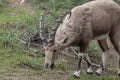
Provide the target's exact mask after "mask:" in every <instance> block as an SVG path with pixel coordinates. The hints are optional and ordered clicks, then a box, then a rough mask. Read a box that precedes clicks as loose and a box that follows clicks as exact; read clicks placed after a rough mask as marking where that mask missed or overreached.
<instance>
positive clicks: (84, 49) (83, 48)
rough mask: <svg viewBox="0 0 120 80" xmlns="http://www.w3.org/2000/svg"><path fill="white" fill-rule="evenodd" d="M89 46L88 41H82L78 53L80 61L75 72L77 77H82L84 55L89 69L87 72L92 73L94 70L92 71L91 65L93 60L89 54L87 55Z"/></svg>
mask: <svg viewBox="0 0 120 80" xmlns="http://www.w3.org/2000/svg"><path fill="white" fill-rule="evenodd" d="M87 48H88V43H87V44H86V43H81V44H80V52H79V54H78V59H79V62H78V68H77V70H76V71H75V73H74V76H75V77H77V78H78V77H80V72H81V61H82V59H83V57H84V58H85V60H86V62H87V64H88V69H87V73H89V74H92V73H93V71H92V67H91V61H90V59H89V56H88V55H87V53H86V52H87Z"/></svg>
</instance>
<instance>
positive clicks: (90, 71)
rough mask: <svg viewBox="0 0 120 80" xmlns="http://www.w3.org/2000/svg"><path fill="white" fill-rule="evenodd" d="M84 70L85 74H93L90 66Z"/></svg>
mask: <svg viewBox="0 0 120 80" xmlns="http://www.w3.org/2000/svg"><path fill="white" fill-rule="evenodd" d="M86 72H87V74H89V75H92V74H93V70H92V67H89V68H88V69H87V71H86Z"/></svg>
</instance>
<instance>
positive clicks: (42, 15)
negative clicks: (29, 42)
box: [39, 10, 54, 45]
mask: <svg viewBox="0 0 120 80" xmlns="http://www.w3.org/2000/svg"><path fill="white" fill-rule="evenodd" d="M47 14H51V15H52V16H53V17H54V15H53V13H52V12H51V11H50V10H45V11H44V12H43V13H42V14H41V17H40V23H39V26H40V38H41V40H42V42H43V45H47V43H48V42H47V40H46V35H45V30H44V17H45V16H46V15H47Z"/></svg>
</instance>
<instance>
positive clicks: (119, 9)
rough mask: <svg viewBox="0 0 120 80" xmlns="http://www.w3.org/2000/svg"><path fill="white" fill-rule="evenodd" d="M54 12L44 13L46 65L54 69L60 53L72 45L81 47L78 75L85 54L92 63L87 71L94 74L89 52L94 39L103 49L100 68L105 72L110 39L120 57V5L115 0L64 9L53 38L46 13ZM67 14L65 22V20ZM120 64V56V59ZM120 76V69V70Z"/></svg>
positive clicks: (43, 38)
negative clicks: (89, 46) (69, 9)
mask: <svg viewBox="0 0 120 80" xmlns="http://www.w3.org/2000/svg"><path fill="white" fill-rule="evenodd" d="M47 14H51V15H53V14H52V12H50V11H49V10H46V11H45V12H43V13H42V15H41V18H40V37H41V39H42V41H43V47H44V49H45V67H46V68H49V67H51V68H53V66H54V62H55V60H56V59H57V57H58V54H60V52H61V51H62V50H64V49H65V48H67V47H70V46H79V47H80V52H79V54H78V58H79V61H78V68H77V70H76V71H75V72H74V76H75V77H80V72H81V60H82V58H83V57H84V59H85V60H86V62H87V64H88V69H87V73H93V70H92V64H91V61H90V59H89V57H88V55H87V48H88V45H89V43H90V41H91V40H97V41H98V43H99V45H100V47H101V49H102V51H103V56H102V64H101V66H100V67H99V68H98V70H97V71H96V73H97V74H98V75H101V74H102V71H103V70H104V68H105V61H106V60H105V55H104V53H105V52H107V51H108V44H107V40H106V39H107V38H108V37H110V40H111V42H112V44H113V45H114V47H115V49H116V51H117V52H118V54H119V56H120V6H119V5H118V4H117V3H115V2H114V1H113V0H95V1H90V2H88V3H85V4H83V5H80V6H77V7H75V8H73V9H72V10H71V11H66V12H64V13H63V14H62V15H61V16H60V17H59V18H58V19H57V20H56V21H55V26H54V27H53V30H52V33H51V34H50V36H49V39H48V40H46V36H45V32H44V16H45V15H47ZM64 17H65V19H64V21H63V22H62V19H63V18H64ZM119 66H120V59H119ZM118 74H119V76H120V70H119V71H118Z"/></svg>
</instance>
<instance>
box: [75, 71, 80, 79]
mask: <svg viewBox="0 0 120 80" xmlns="http://www.w3.org/2000/svg"><path fill="white" fill-rule="evenodd" d="M80 72H81V70H79V71H75V72H74V77H75V78H79V77H80Z"/></svg>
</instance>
